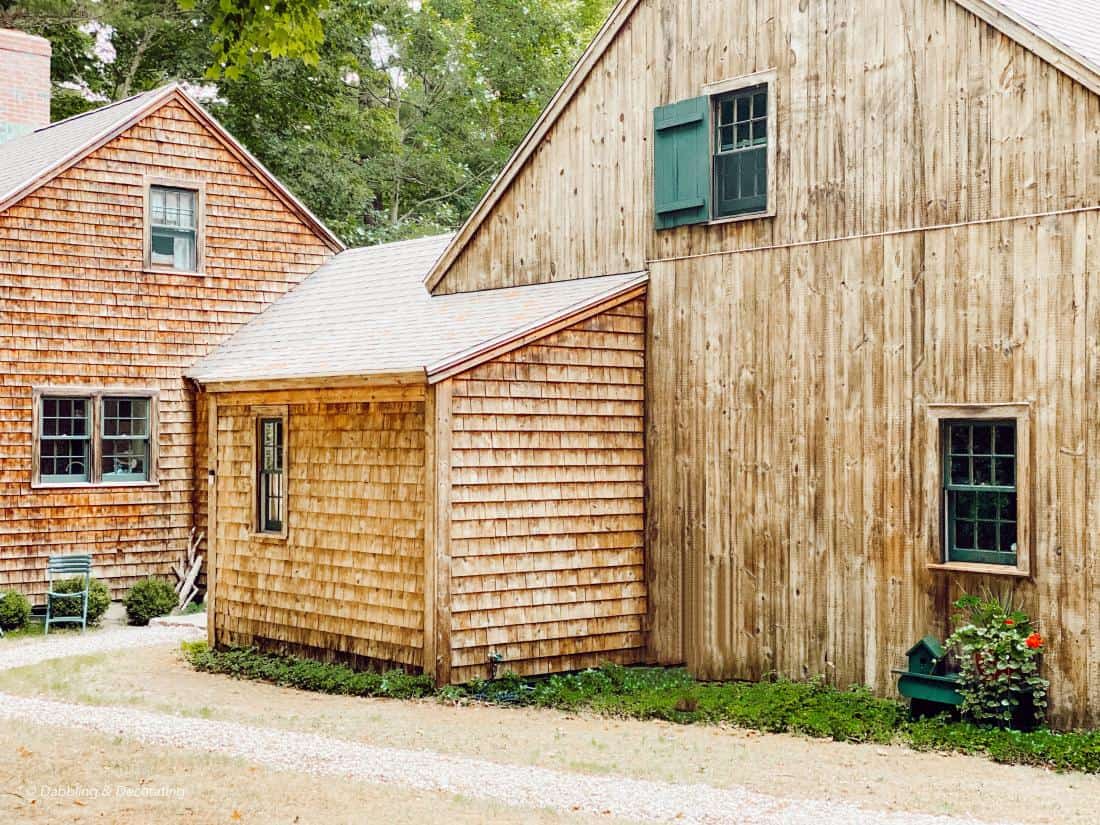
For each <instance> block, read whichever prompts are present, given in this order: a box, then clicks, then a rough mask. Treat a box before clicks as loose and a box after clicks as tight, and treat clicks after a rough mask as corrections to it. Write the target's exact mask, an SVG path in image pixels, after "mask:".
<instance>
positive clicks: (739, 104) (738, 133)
mask: <svg viewBox="0 0 1100 825" xmlns="http://www.w3.org/2000/svg"><path fill="white" fill-rule="evenodd" d="M776 77H777V72H776V71H775V70H774V69H769V70H768V71H763V72H757V73H755V74H751V75H745V76H743V77H736V78H731V79H729V80H723V81H720V82H718V83H711V84H708V85H707V86H705V87H704V88H703V94H702V95H701V96H699V97H695V98H691V99H689V100H681V101H678V102H675V103H670V104H668V105H665V106H658V107H657V108H656V109H655V110H654V112H653V209H654V225H655V227H656V229H657V230H663V229H673V228H675V227H679V226H691V225H694V224H707V223H710V224H716V223H726V222H729V221H741V220H750V219H756V218H767V217H773V216H774V215H775V214H776V204H775V201H776V197H775V195H776V176H775V168H776V167H775V164H776V145H777V141H776V139H775V126H776V100H775V83H776Z"/></svg>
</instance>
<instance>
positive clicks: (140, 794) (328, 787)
mask: <svg viewBox="0 0 1100 825" xmlns="http://www.w3.org/2000/svg"><path fill="white" fill-rule="evenodd" d="M2 740H3V747H0V822H4V823H12V825H15V824H16V823H19V825H23V823H28V825H31V824H32V823H51V824H52V823H60V822H64V823H93V822H94V823H110V825H150V823H157V825H169V823H188V825H214V823H221V822H224V823H227V825H247V823H263V825H283V823H297V824H298V825H343V823H347V825H373V824H374V823H377V824H378V825H391V823H392V824H393V825H423V823H426V822H447V823H455V824H456V825H478V824H479V823H484V822H494V823H507V825H526V823H537V825H559V823H564V822H570V823H572V822H583V823H595V822H597V821H598V822H599V823H600V824H601V825H607V823H615V822H617V820H613V819H611V818H609V817H603V818H599V819H598V820H595V819H591V818H581V817H576V816H570V817H568V818H566V817H564V816H562V815H560V814H558V813H556V812H550V811H530V810H523V811H519V810H516V809H512V808H508V807H506V806H503V805H498V804H495V803H491V802H490V803H487V802H484V801H481V800H471V799H463V798H461V797H455V796H451V795H447V794H436V793H427V792H421V791H413V790H407V789H403V788H395V787H392V786H386V785H371V784H367V783H362V782H352V781H348V780H346V779H345V780H339V781H337V780H333V779H319V778H317V777H310V776H305V775H298V774H288V773H282V772H276V771H269V770H265V769H262V768H257V767H253V766H249V765H247V764H246V763H244V762H240V761H238V760H234V759H227V758H219V757H216V756H199V755H191V754H188V753H186V752H181V751H177V750H171V751H169V750H166V749H164V748H152V747H147V746H143V745H135V744H134V743H132V742H128V741H126V742H123V741H119V740H117V739H112V738H111V737H106V736H99V735H95V734H88V733H84V732H79V731H64V732H60V731H57V730H56V729H53V728H50V727H48V726H41V725H32V724H26V723H18V722H17V723H12V724H7V723H5V725H4V730H3V736H2Z"/></svg>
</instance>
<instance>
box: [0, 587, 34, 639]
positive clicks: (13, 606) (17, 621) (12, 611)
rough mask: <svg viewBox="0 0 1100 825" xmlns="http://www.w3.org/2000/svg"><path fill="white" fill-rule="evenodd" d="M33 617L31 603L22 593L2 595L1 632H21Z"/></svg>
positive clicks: (0, 598) (0, 611)
mask: <svg viewBox="0 0 1100 825" xmlns="http://www.w3.org/2000/svg"><path fill="white" fill-rule="evenodd" d="M30 617H31V603H30V602H29V601H28V600H27V597H26V596H24V595H23V594H22V593H16V592H15V591H14V590H9V591H8V592H7V593H2V594H0V630H19V629H20V628H21V627H23V626H24V625H25V624H26V623H27V621H28V620H29V619H30Z"/></svg>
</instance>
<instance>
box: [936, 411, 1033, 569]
mask: <svg viewBox="0 0 1100 825" xmlns="http://www.w3.org/2000/svg"><path fill="white" fill-rule="evenodd" d="M940 429H941V434H942V446H941V453H942V455H943V489H944V519H945V521H944V543H945V546H946V552H945V555H946V558H947V561H949V562H953V561H962V562H977V563H983V564H1011V565H1015V564H1016V551H1017V542H1016V505H1017V499H1016V422H1015V421H1013V420H1011V419H993V420H989V421H983V420H974V419H948V420H946V421H944V422H943V424H942V426H941V428H940Z"/></svg>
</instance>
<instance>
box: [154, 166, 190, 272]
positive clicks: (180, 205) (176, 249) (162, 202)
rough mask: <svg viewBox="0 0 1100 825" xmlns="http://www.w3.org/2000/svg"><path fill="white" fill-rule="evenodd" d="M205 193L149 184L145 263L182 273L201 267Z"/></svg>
mask: <svg viewBox="0 0 1100 825" xmlns="http://www.w3.org/2000/svg"><path fill="white" fill-rule="evenodd" d="M201 209H202V193H201V191H200V190H198V189H190V188H183V187H179V186H166V185H159V184H154V185H151V186H150V187H149V199H148V215H147V224H148V227H149V229H148V243H147V249H148V252H147V255H146V266H149V267H153V268H157V269H173V270H177V271H180V272H197V271H198V270H199V257H200V256H199V252H200V246H201V241H202V238H201V236H200V232H201V229H200V227H201V224H202V221H201V217H202V216H201Z"/></svg>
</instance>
